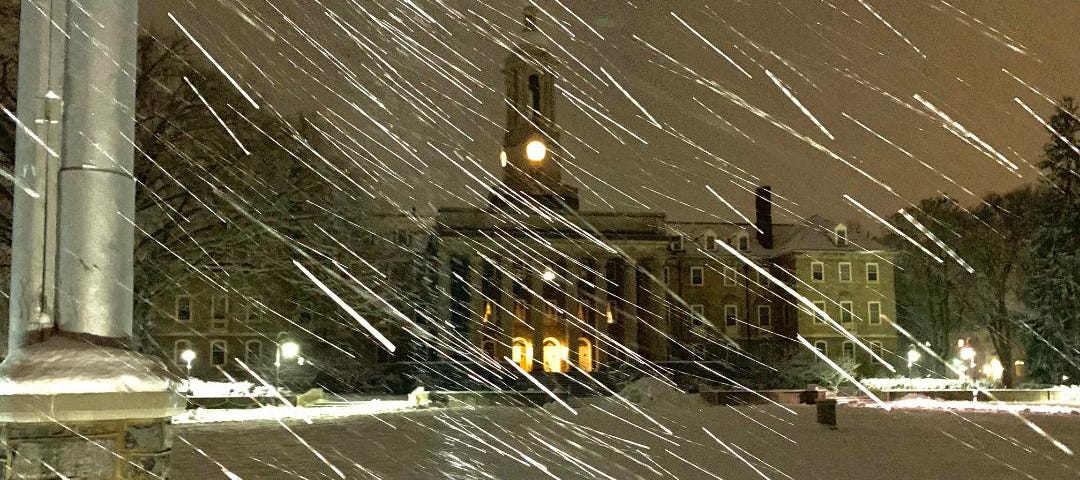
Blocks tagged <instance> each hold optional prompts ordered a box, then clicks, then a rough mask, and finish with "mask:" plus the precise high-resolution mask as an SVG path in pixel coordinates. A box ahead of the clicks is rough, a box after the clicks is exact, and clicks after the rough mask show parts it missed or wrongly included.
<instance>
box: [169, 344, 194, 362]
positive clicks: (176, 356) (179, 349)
mask: <svg viewBox="0 0 1080 480" xmlns="http://www.w3.org/2000/svg"><path fill="white" fill-rule="evenodd" d="M185 350H191V342H190V341H188V340H177V341H176V342H174V343H173V363H175V364H177V365H185V364H186V363H187V362H185V361H184V359H183V358H181V357H182V356H183V353H184V351H185Z"/></svg>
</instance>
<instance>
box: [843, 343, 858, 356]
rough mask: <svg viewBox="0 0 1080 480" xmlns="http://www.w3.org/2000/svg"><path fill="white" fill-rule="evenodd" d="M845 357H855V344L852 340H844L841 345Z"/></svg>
mask: <svg viewBox="0 0 1080 480" xmlns="http://www.w3.org/2000/svg"><path fill="white" fill-rule="evenodd" d="M841 348H842V353H843V354H844V358H855V344H854V343H851V342H844V343H843V344H842V345H841Z"/></svg>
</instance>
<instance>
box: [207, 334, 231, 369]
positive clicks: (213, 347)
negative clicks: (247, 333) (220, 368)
mask: <svg viewBox="0 0 1080 480" xmlns="http://www.w3.org/2000/svg"><path fill="white" fill-rule="evenodd" d="M228 353H229V348H228V346H227V345H226V343H225V340H213V341H211V342H210V364H211V365H215V366H217V365H225V361H226V359H227V357H228Z"/></svg>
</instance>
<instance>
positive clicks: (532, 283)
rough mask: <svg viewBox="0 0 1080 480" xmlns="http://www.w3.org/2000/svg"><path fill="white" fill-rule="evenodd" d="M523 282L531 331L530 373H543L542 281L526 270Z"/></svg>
mask: <svg viewBox="0 0 1080 480" xmlns="http://www.w3.org/2000/svg"><path fill="white" fill-rule="evenodd" d="M523 275H525V279H524V281H525V282H526V285H528V286H529V289H530V290H532V292H531V293H528V295H529V299H528V304H529V308H528V310H527V316H528V324H529V326H531V327H532V328H533V330H532V349H533V366H532V371H533V372H534V373H535V372H543V371H544V307H545V305H544V301H543V300H542V299H541V297H540V295H543V293H544V280H543V279H542V278H540V276H539V275H537V274H535V273H533V272H531V271H529V270H526V271H525V272H524V273H523Z"/></svg>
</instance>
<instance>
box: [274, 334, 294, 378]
mask: <svg viewBox="0 0 1080 480" xmlns="http://www.w3.org/2000/svg"><path fill="white" fill-rule="evenodd" d="M299 355H300V344H298V343H296V342H295V341H293V340H291V339H289V334H287V333H285V332H279V333H278V334H277V351H276V352H275V353H274V388H275V389H278V390H279V391H280V389H281V363H282V361H284V360H292V359H294V358H297V357H298V356H299Z"/></svg>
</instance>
